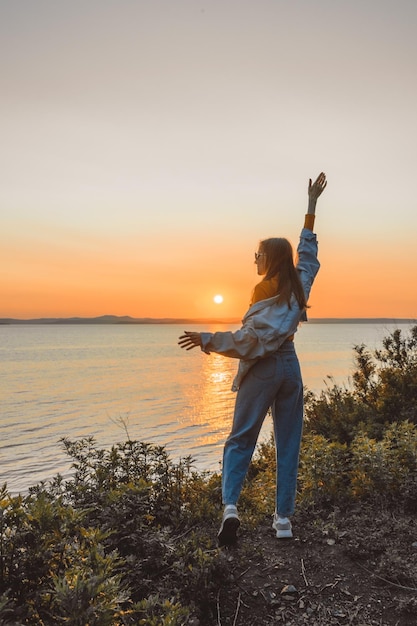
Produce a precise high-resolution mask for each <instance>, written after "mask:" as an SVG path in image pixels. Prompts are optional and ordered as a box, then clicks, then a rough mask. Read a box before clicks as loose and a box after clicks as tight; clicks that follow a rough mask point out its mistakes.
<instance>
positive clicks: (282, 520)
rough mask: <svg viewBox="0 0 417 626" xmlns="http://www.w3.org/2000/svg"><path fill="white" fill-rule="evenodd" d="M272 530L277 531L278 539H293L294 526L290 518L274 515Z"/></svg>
mask: <svg viewBox="0 0 417 626" xmlns="http://www.w3.org/2000/svg"><path fill="white" fill-rule="evenodd" d="M272 528H273V529H274V530H276V533H277V537H278V539H292V526H291V522H290V520H289V519H288V517H279V516H278V514H277V513H274V519H273V521H272Z"/></svg>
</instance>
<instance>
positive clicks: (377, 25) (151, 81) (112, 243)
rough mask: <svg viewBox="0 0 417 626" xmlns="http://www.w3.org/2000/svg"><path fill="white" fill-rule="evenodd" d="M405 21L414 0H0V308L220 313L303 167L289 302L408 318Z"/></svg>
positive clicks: (284, 212) (290, 217)
mask: <svg viewBox="0 0 417 626" xmlns="http://www.w3.org/2000/svg"><path fill="white" fill-rule="evenodd" d="M416 26H417V2H416V1H415V0H392V1H387V0H372V1H370V0H349V1H347V0H343V1H342V0H315V1H313V0H294V1H290V0H286V1H284V0H250V1H249V0H71V1H64V0H63V1H57V0H0V66H1V104H0V107H1V115H0V136H1V143H0V167H1V172H0V175H1V181H2V182H1V185H0V214H1V229H0V317H18V318H32V317H67V316H96V315H103V314H114V315H131V316H134V317H204V318H210V317H212V316H216V317H224V318H230V317H241V316H242V315H243V313H244V312H245V311H246V309H247V306H248V302H249V299H250V295H251V290H252V288H253V285H254V284H255V283H256V282H257V281H258V280H259V279H258V277H257V275H256V272H255V266H254V263H253V257H254V251H255V250H256V249H257V246H258V242H259V240H260V239H261V238H265V237H269V236H285V237H288V238H289V239H290V240H291V241H292V242H293V244H294V247H296V245H297V242H298V236H299V231H300V228H301V226H302V223H303V219H304V214H305V211H306V208H307V185H308V179H309V178H310V177H311V178H315V177H316V176H317V175H318V174H319V172H320V171H322V170H323V171H325V172H326V174H327V177H328V181H329V182H328V187H327V189H326V190H325V192H324V194H323V196H322V197H321V198H320V200H319V204H318V210H317V218H316V232H317V233H318V239H319V249H320V260H321V263H322V268H321V270H320V273H319V275H318V278H317V281H316V284H315V285H314V287H313V290H312V295H311V298H310V305H311V309H310V316H311V317H395V318H404V317H407V318H417V289H416V286H415V285H416V276H417V202H416V195H417V191H416V187H417V182H416V171H417V115H416V111H417V80H416V76H417V36H416ZM216 294H221V295H222V296H223V302H222V303H219V304H216V303H215V302H214V301H213V298H214V296H215V295H216Z"/></svg>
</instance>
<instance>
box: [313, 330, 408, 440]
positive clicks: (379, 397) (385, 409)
mask: <svg viewBox="0 0 417 626" xmlns="http://www.w3.org/2000/svg"><path fill="white" fill-rule="evenodd" d="M354 358H355V365H356V369H355V371H354V373H353V375H352V382H353V386H352V387H349V388H348V387H342V386H340V385H336V384H334V383H333V384H332V385H330V386H328V388H327V389H326V390H324V391H322V392H321V393H320V394H319V395H315V394H313V393H311V392H309V393H307V394H306V396H305V404H306V410H305V414H306V430H307V431H308V432H312V433H314V434H318V435H323V436H324V437H326V438H327V439H330V440H331V441H338V442H340V443H348V444H349V443H351V442H352V441H353V439H354V437H355V436H356V434H357V433H358V432H362V433H366V434H368V435H369V436H370V437H372V438H375V439H378V440H379V439H381V438H382V437H383V436H384V432H385V428H386V426H387V425H388V424H391V423H394V422H402V421H408V422H411V423H414V424H417V326H414V327H412V328H411V329H410V331H409V333H408V335H406V336H403V334H402V331H401V330H400V329H397V330H395V331H394V332H393V333H392V334H391V335H389V336H388V337H386V338H385V339H384V340H383V349H381V350H375V351H374V352H373V353H372V352H371V351H369V350H368V349H367V348H366V347H365V346H364V345H359V346H355V348H354ZM330 380H332V379H330Z"/></svg>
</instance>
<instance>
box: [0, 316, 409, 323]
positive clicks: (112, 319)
mask: <svg viewBox="0 0 417 626" xmlns="http://www.w3.org/2000/svg"><path fill="white" fill-rule="evenodd" d="M240 321H241V320H240V318H228V319H224V318H212V319H208V318H174V317H163V318H158V317H130V315H122V316H118V315H101V316H99V317H41V318H35V319H15V318H11V317H3V318H0V325H1V324H3V325H4V324H239V323H240ZM416 323H417V319H412V318H391V317H372V318H371V317H316V318H312V319H309V324H416Z"/></svg>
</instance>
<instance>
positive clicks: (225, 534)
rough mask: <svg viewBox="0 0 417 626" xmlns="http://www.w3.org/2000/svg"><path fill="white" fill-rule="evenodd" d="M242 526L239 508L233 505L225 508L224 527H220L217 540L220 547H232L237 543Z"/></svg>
mask: <svg viewBox="0 0 417 626" xmlns="http://www.w3.org/2000/svg"><path fill="white" fill-rule="evenodd" d="M239 526H240V519H239V515H238V513H237V508H236V507H235V506H234V505H233V504H228V505H226V506H225V509H224V513H223V520H222V525H221V526H220V530H219V534H218V535H217V538H218V540H219V545H220V546H230V545H232V544H233V543H236V541H237V529H238V528H239Z"/></svg>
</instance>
